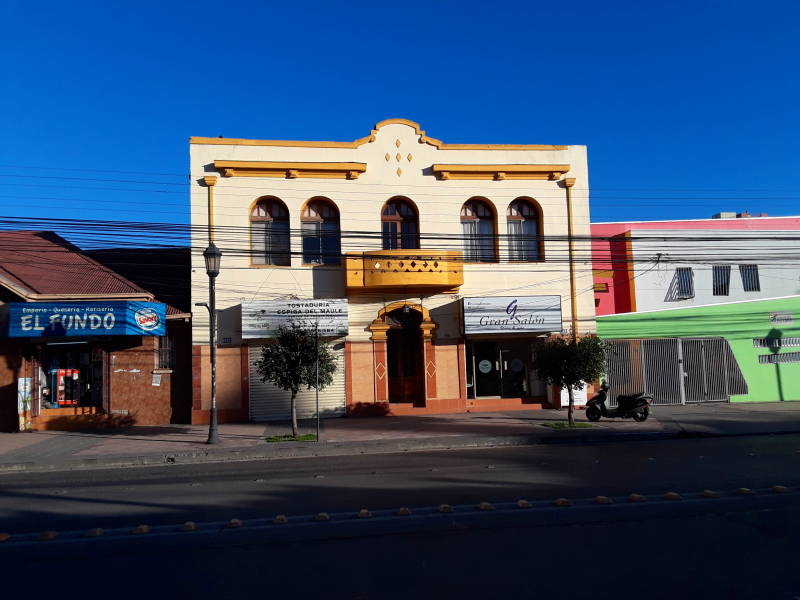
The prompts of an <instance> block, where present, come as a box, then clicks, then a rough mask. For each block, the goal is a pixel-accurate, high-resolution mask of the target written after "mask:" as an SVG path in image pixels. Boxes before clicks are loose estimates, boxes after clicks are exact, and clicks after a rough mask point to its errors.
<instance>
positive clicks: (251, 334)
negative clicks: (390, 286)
mask: <svg viewBox="0 0 800 600" xmlns="http://www.w3.org/2000/svg"><path fill="white" fill-rule="evenodd" d="M292 323H294V324H296V325H298V326H300V327H302V328H303V329H307V330H309V331H313V330H314V325H315V324H319V334H320V335H321V336H328V337H336V336H342V335H347V332H348V329H347V300H343V299H338V298H337V299H334V300H254V301H252V302H242V338H243V339H257V338H268V337H274V336H275V335H276V334H277V332H278V329H279V328H280V327H281V326H285V325H291V324H292Z"/></svg>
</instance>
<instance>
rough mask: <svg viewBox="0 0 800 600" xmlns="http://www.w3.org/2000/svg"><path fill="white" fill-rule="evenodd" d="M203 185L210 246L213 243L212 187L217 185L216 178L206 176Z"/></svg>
mask: <svg viewBox="0 0 800 600" xmlns="http://www.w3.org/2000/svg"><path fill="white" fill-rule="evenodd" d="M203 183H205V184H206V187H207V188H208V243H209V245H210V244H212V243H213V242H214V186H215V185H217V177H216V176H215V175H206V176H205V177H203Z"/></svg>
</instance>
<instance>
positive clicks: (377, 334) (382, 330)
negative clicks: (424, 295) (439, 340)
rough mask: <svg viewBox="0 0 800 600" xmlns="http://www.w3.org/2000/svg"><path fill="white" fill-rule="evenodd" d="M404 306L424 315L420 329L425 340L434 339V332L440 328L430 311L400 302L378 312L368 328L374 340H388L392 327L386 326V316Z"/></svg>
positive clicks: (416, 305) (419, 305) (413, 303)
mask: <svg viewBox="0 0 800 600" xmlns="http://www.w3.org/2000/svg"><path fill="white" fill-rule="evenodd" d="M404 306H408V308H410V309H411V310H415V311H417V312H419V313H421V314H422V323H420V325H419V328H420V329H421V330H422V337H423V338H425V339H432V338H433V332H434V331H435V330H436V329H437V328H438V327H439V325H438V324H437V323H436V322H435V321H434V320H433V319H431V313H430V311H428V309H427V308H425V307H424V306H422V305H421V304H418V303H416V302H408V301H405V300H399V301H397V302H392V303H391V304H389V305H388V306H384V307H383V308H382V309H380V310H379V311H378V317H377V318H376V319H375V320H374V321H372V323H370V324H369V325H368V326H367V329H368V330H369V331H370V333H372V339H373V340H385V339H387V335H386V334H387V332H388V331H389V329H391V327H390V326H389V325H387V324H386V315H387V314H389V313H390V312H392V311H393V310H397V309H398V308H403V307H404Z"/></svg>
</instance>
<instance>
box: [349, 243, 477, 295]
mask: <svg viewBox="0 0 800 600" xmlns="http://www.w3.org/2000/svg"><path fill="white" fill-rule="evenodd" d="M345 265H346V269H345V277H346V284H347V289H348V290H349V291H358V290H386V289H401V288H425V289H430V290H438V291H442V292H447V291H456V290H457V289H458V288H459V287H460V286H461V285H462V284H463V283H464V256H463V254H462V253H461V252H460V251H457V250H375V251H372V252H357V253H348V254H347V255H346V260H345Z"/></svg>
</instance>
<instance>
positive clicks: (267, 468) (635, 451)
mask: <svg viewBox="0 0 800 600" xmlns="http://www.w3.org/2000/svg"><path fill="white" fill-rule="evenodd" d="M799 466H800V435H774V436H744V437H730V438H720V439H697V440H680V441H675V440H662V441H651V442H623V443H616V444H614V443H609V444H605V443H604V444H564V445H541V446H531V447H515V448H496V449H480V450H452V451H435V452H410V453H404V454H382V455H375V456H367V455H364V456H351V457H320V458H313V459H288V460H276V461H252V462H231V463H214V464H197V465H172V466H161V467H140V468H123V469H115V470H112V469H109V470H94V471H70V472H63V471H62V472H53V473H28V474H23V473H21V474H11V473H7V474H3V475H0V519H1V520H2V521H0V522H2V526H0V531H7V532H9V533H19V532H30V531H41V530H43V529H54V530H66V529H82V528H90V527H104V528H110V527H120V526H136V525H138V524H141V523H146V524H149V525H157V524H172V523H181V522H183V521H185V520H188V519H191V520H195V521H218V520H223V521H224V520H228V519H231V518H239V519H248V518H258V517H270V516H273V515H275V514H287V515H299V514H311V513H316V512H319V511H328V512H335V511H357V510H359V509H361V508H369V509H372V510H377V509H383V508H397V507H400V506H427V505H438V504H440V503H449V504H460V503H474V502H481V501H490V502H501V501H513V500H517V499H519V498H526V499H529V500H535V499H552V498H557V497H560V496H565V497H570V498H579V497H592V496H595V495H598V494H605V495H627V494H629V493H633V492H636V493H641V494H660V493H664V492H668V491H672V490H674V491H679V492H681V491H699V490H703V489H707V488H711V489H721V490H726V489H727V490H730V489H736V488H739V487H750V488H759V487H769V486H771V485H776V484H777V485H785V486H792V485H797V484H798V483H800V469H799V468H798V467H799Z"/></svg>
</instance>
